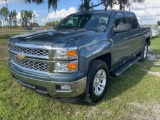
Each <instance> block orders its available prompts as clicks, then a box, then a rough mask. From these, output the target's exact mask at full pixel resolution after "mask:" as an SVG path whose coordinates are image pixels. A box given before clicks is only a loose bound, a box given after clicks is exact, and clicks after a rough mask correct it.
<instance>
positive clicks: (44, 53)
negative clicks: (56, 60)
mask: <svg viewBox="0 0 160 120" xmlns="http://www.w3.org/2000/svg"><path fill="white" fill-rule="evenodd" d="M8 48H9V50H11V51H13V52H20V53H24V54H28V55H36V56H48V50H40V49H32V48H26V47H20V46H15V45H11V44H9V45H8Z"/></svg>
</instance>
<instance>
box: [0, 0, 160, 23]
mask: <svg viewBox="0 0 160 120" xmlns="http://www.w3.org/2000/svg"><path fill="white" fill-rule="evenodd" d="M92 1H93V3H95V4H96V3H98V1H100V0H92ZM80 4H81V0H59V3H58V8H57V11H56V12H54V10H53V9H50V10H49V11H48V4H47V0H45V2H44V3H43V4H41V5H36V4H34V3H31V4H29V3H27V4H26V3H25V2H24V0H8V8H9V10H14V9H16V11H17V13H18V15H17V18H18V20H19V19H20V11H21V10H33V11H34V13H35V14H36V21H37V22H38V23H39V25H45V23H46V22H48V21H53V20H59V19H62V18H64V17H66V16H68V15H69V14H72V13H75V12H76V11H77V9H78V7H79V5H80ZM5 5H6V4H4V3H2V2H0V8H1V7H3V6H5ZM118 8H119V7H118V6H114V9H118ZM95 9H96V10H97V9H104V7H103V5H101V6H98V7H96V8H95ZM126 10H128V8H126ZM130 10H131V11H132V12H135V14H136V15H137V18H138V20H139V23H140V24H157V21H160V0H145V2H143V3H142V4H139V3H133V4H132V5H131V7H130Z"/></svg>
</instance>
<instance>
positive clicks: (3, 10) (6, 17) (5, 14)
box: [0, 7, 9, 24]
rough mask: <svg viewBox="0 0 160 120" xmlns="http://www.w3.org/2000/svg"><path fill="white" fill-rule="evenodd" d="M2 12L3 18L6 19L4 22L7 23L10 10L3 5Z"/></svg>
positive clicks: (0, 10)
mask: <svg viewBox="0 0 160 120" xmlns="http://www.w3.org/2000/svg"><path fill="white" fill-rule="evenodd" d="M0 14H1V16H2V19H3V21H4V23H7V24H8V15H9V10H8V8H7V7H2V8H1V9H0Z"/></svg>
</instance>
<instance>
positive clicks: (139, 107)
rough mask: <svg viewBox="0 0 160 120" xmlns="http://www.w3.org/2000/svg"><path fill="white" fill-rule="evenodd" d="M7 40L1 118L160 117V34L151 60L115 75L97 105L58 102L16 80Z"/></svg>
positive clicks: (1, 58)
mask: <svg viewBox="0 0 160 120" xmlns="http://www.w3.org/2000/svg"><path fill="white" fill-rule="evenodd" d="M6 43H7V39H4V38H0V120H3V119H4V120H8V119H9V120H11V119H13V120H17V119H20V120H26V119H30V120H32V119H33V120H34V119H37V120H43V119H45V120H65V119H66V120H67V119H71V120H79V119H89V120H122V119H125V120H137V119H138V120H141V119H142V120H145V119H148V120H153V119H154V120H159V119H160V77H159V76H158V74H160V73H159V72H160V67H159V66H156V65H155V64H154V63H155V62H158V61H159V59H160V56H159V55H160V37H159V38H154V39H153V40H152V44H151V46H150V52H149V53H150V54H149V58H148V60H147V61H145V62H142V63H136V64H135V65H133V66H132V67H130V68H129V69H127V70H126V71H125V72H124V73H123V74H121V75H120V76H119V77H117V78H112V79H111V81H110V83H109V88H108V92H107V93H106V94H105V96H104V98H103V99H102V100H101V101H100V102H99V103H98V104H97V105H95V106H89V105H88V104H86V103H80V104H69V103H61V102H55V101H53V100H50V99H49V98H45V97H43V96H41V95H39V94H37V93H36V92H34V91H31V90H29V89H26V88H25V87H22V86H21V85H19V84H18V83H16V82H15V81H14V80H13V78H12V77H11V75H10V73H9V70H8V68H7V64H6V59H7V57H8V53H7V49H6V47H7V44H6ZM153 57H154V59H151V58H153ZM155 73H157V74H155Z"/></svg>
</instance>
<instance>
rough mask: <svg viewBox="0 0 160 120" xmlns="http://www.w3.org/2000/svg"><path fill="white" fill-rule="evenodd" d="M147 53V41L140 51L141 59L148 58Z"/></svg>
mask: <svg viewBox="0 0 160 120" xmlns="http://www.w3.org/2000/svg"><path fill="white" fill-rule="evenodd" d="M145 51H146V52H145ZM147 55H148V43H147V42H146V41H145V45H144V47H143V50H142V51H141V53H140V57H141V58H140V61H141V62H142V61H145V60H146V59H147Z"/></svg>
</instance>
